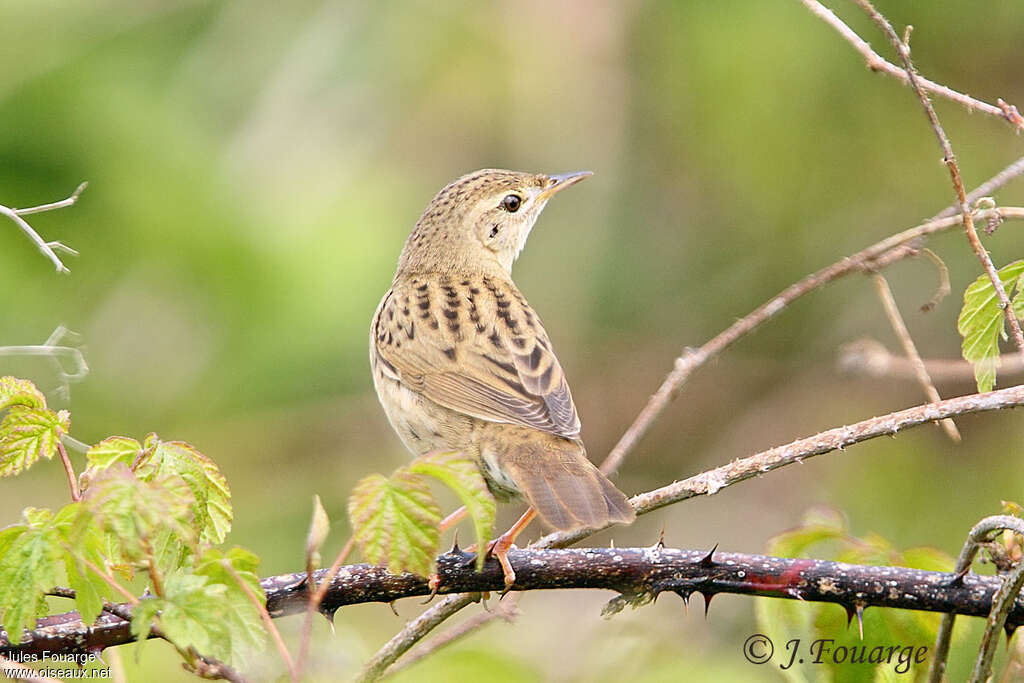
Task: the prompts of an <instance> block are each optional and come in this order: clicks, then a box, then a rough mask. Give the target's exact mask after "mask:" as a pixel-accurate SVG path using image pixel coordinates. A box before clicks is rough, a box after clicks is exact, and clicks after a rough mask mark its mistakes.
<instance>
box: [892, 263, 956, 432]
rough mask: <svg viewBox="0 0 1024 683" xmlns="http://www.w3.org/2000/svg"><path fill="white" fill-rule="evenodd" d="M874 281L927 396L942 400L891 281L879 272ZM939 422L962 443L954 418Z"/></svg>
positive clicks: (933, 401) (893, 328)
mask: <svg viewBox="0 0 1024 683" xmlns="http://www.w3.org/2000/svg"><path fill="white" fill-rule="evenodd" d="M874 281H875V289H876V290H877V292H878V298H879V299H881V300H882V307H883V308H884V309H885V315H886V317H887V318H889V324H890V325H892V330H893V332H895V333H896V337H897V339H899V340H900V344H901V345H902V346H903V353H905V354H906V355H907V360H908V361H910V365H911V367H913V368H914V374H915V375H916V376H917V381H918V383H920V385H921V388H922V389H923V390H924V395H925V398H927V399H928V400H929V401H931V402H932V403H935V402H937V401H941V400H942V397H941V396H939V390H938V389H936V388H935V385H934V384H933V383H932V378H931V377H929V376H928V370H927V369H926V368H925V366H924V361H922V360H921V354H919V353H918V352H917V347H916V346H914V340H913V339H911V337H910V331H909V330H907V325H906V323H904V322H903V316H902V315H900V309H899V307H898V306H897V305H896V300H895V299H894V298H893V296H892V289H890V288H889V282H888V281H887V280H886V279H885V277H884V276H883V275H881V274H879V273H875V275H874ZM939 424H941V425H942V429H943V431H945V432H946V435H947V436H948V437H949V438H950V439H951V440H952V441H953V443H960V430H958V429H957V428H956V423H955V422H953V420H952V419H949V418H947V419H945V420H943V421H942V422H940V423H939Z"/></svg>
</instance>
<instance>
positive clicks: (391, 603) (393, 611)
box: [330, 600, 401, 626]
mask: <svg viewBox="0 0 1024 683" xmlns="http://www.w3.org/2000/svg"><path fill="white" fill-rule="evenodd" d="M388 607H390V608H391V612H392V613H393V614H394V615H395V616H396V617H397V616H401V615H400V614H399V613H398V609H397V608H396V607H395V601H394V600H392V601H391V602H389V603H388ZM330 622H331V625H332V626H333V625H334V613H333V612H332V613H331V618H330Z"/></svg>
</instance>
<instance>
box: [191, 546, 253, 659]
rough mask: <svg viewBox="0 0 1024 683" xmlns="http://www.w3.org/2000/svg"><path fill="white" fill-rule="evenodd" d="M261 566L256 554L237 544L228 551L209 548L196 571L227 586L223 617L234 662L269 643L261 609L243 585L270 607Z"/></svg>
mask: <svg viewBox="0 0 1024 683" xmlns="http://www.w3.org/2000/svg"><path fill="white" fill-rule="evenodd" d="M229 567H230V570H229ZM258 567H259V558H258V557H256V555H254V554H253V553H251V552H249V551H248V550H245V549H244V548H238V547H235V548H232V549H231V550H229V551H228V552H226V553H223V552H221V551H220V550H216V549H210V550H207V551H206V552H205V553H203V556H202V558H201V559H200V561H199V565H198V567H197V568H196V574H198V575H200V576H205V577H206V578H207V579H208V580H209V582H210V583H211V584H222V585H224V586H225V594H224V600H225V605H224V607H225V613H224V616H223V619H224V621H225V623H226V625H227V627H228V635H229V638H230V659H231V661H235V662H238V661H241V660H244V659H245V658H247V657H249V656H250V655H251V654H253V653H255V652H257V651H259V650H260V649H261V648H262V647H263V645H264V643H265V642H266V636H267V632H266V629H265V628H264V627H263V621H262V619H261V617H260V612H259V609H258V608H257V606H256V605H255V604H254V603H253V601H252V598H250V597H249V595H248V594H247V593H246V591H245V589H243V588H242V585H243V584H244V585H245V587H246V588H248V589H249V591H250V592H251V593H252V594H253V595H255V596H256V598H257V599H258V600H259V602H260V603H261V604H262V605H264V606H266V602H267V598H266V595H264V593H263V587H262V586H261V585H260V578H259V576H258V575H257V574H256V570H257V568H258Z"/></svg>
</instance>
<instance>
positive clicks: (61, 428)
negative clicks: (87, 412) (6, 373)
mask: <svg viewBox="0 0 1024 683" xmlns="http://www.w3.org/2000/svg"><path fill="white" fill-rule="evenodd" d="M70 422H71V421H70V417H69V415H68V412H67V411H66V410H62V411H60V412H58V413H55V412H53V411H52V410H48V409H46V408H37V407H33V406H27V405H20V404H16V405H12V406H10V409H9V410H8V411H7V415H5V416H4V419H3V422H0V477H8V476H11V475H14V474H18V473H20V472H22V471H24V470H27V469H28V468H29V467H31V466H32V465H33V464H35V462H36V461H38V460H39V458H47V459H50V458H52V457H53V456H54V454H56V453H57V444H58V442H59V441H60V437H61V434H65V433H67V431H68V429H69V427H70V426H71V425H70Z"/></svg>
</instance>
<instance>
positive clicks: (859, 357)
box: [836, 338, 1024, 382]
mask: <svg viewBox="0 0 1024 683" xmlns="http://www.w3.org/2000/svg"><path fill="white" fill-rule="evenodd" d="M836 366H837V368H838V369H839V371H840V372H844V373H848V374H862V375H867V376H869V377H880V378H895V379H916V378H917V373H916V372H915V370H914V368H913V367H912V366H911V364H910V361H909V360H907V359H906V358H904V357H903V356H900V355H897V354H894V353H892V352H891V351H889V349H887V348H885V345H884V344H882V343H881V342H879V341H877V340H875V339H869V338H864V339H858V340H857V341H854V342H850V343H849V344H846V345H844V346H843V347H841V348H840V349H839V357H838V359H837V360H836ZM924 366H925V368H927V369H928V375H929V376H930V377H931V378H932V379H933V380H935V381H936V382H955V381H971V382H973V381H974V367H973V366H972V365H971V364H970V363H968V362H967V361H965V360H963V359H957V360H945V359H936V358H926V359H925V360H924ZM1022 371H1024V359H1022V358H1021V357H1020V356H1019V355H1017V354H1014V355H1012V356H1009V357H1007V358H1005V359H1004V360H1003V362H1002V364H1001V365H1000V366H999V373H1000V375H1001V376H1004V377H1005V376H1007V375H1015V374H1019V373H1021V372H1022Z"/></svg>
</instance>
